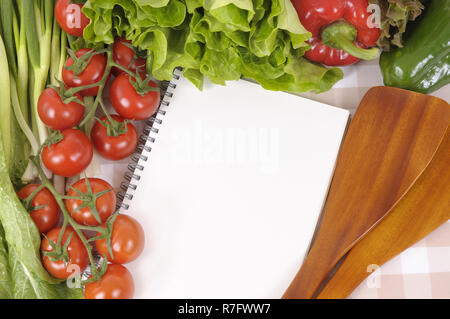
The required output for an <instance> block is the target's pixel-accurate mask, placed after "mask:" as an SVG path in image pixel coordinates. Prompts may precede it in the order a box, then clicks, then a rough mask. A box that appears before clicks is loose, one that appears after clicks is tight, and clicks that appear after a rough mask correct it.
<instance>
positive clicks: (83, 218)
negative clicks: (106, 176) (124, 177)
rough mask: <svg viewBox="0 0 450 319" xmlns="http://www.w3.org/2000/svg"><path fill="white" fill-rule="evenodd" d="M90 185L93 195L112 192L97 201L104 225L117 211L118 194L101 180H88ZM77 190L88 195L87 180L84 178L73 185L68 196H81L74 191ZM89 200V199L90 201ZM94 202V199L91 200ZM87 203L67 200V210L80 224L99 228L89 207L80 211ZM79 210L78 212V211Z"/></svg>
mask: <svg viewBox="0 0 450 319" xmlns="http://www.w3.org/2000/svg"><path fill="white" fill-rule="evenodd" d="M88 181H89V185H90V186H91V190H92V194H94V195H95V194H97V193H99V192H103V191H106V190H109V189H110V190H111V191H109V192H107V193H106V194H104V195H102V196H100V197H98V198H97V200H96V201H95V207H96V209H97V212H98V215H99V216H100V219H101V221H102V223H104V222H106V220H107V219H108V217H109V216H111V215H112V213H114V211H115V209H116V193H115V192H114V191H113V190H112V189H113V188H112V186H111V185H109V183H108V182H106V181H104V180H103V179H100V178H88ZM73 188H75V189H77V190H79V191H81V192H82V193H84V194H87V193H88V190H87V185H86V179H84V178H82V179H80V180H79V181H78V182H76V183H75V184H73V185H72V188H70V189H69V191H68V192H67V196H79V194H78V193H77V192H76V191H75V190H74V189H73ZM88 200H89V199H88ZM91 200H93V198H91ZM84 203H85V202H84V201H83V200H80V199H66V203H65V204H66V208H67V211H68V212H69V214H70V215H71V216H72V217H73V219H75V221H76V222H77V223H79V224H84V225H89V226H97V225H100V224H101V223H99V222H98V221H97V220H96V219H95V217H94V215H93V214H92V212H91V209H90V208H89V207H83V208H81V209H78V207H80V206H81V205H83V204H84ZM77 209H78V210H77Z"/></svg>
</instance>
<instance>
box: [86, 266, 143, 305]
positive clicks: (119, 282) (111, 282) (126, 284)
mask: <svg viewBox="0 0 450 319" xmlns="http://www.w3.org/2000/svg"><path fill="white" fill-rule="evenodd" d="M133 296H134V280H133V277H132V276H131V273H130V272H129V271H128V269H127V268H125V267H124V266H122V265H118V264H110V265H108V269H107V270H106V272H105V274H104V275H103V277H102V279H101V280H100V283H98V281H94V282H90V283H88V284H86V286H84V298H85V299H131V298H133Z"/></svg>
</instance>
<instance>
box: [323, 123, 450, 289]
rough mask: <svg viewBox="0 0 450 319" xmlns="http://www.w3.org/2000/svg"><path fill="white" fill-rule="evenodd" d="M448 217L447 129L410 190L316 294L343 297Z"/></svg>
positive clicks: (449, 158)
mask: <svg viewBox="0 0 450 319" xmlns="http://www.w3.org/2000/svg"><path fill="white" fill-rule="evenodd" d="M449 218H450V129H448V130H447V134H446V136H445V138H444V140H443V142H442V144H441V146H440V147H439V150H438V151H437V153H436V155H435V157H434V158H433V160H432V161H431V163H430V165H429V166H428V167H427V169H426V170H425V172H424V173H423V174H422V175H421V176H420V177H419V179H418V180H417V182H416V183H415V184H414V185H413V187H412V188H411V190H410V191H409V192H408V193H407V194H406V195H405V196H404V197H403V198H402V199H401V200H400V201H399V203H398V204H397V205H395V207H394V208H393V209H392V211H391V212H390V213H389V214H388V215H387V216H386V217H385V218H384V219H383V220H382V221H381V222H380V223H379V224H378V225H376V226H375V227H374V228H373V229H372V230H370V231H369V232H368V233H367V234H366V235H365V236H364V238H363V239H361V241H359V242H358V244H356V245H355V246H354V247H353V248H352V249H351V250H350V252H349V253H348V255H347V256H346V257H345V259H344V261H343V262H342V264H341V265H340V266H339V268H338V270H337V271H336V273H334V275H333V277H331V279H330V281H329V282H328V283H327V284H326V286H325V288H324V289H323V290H322V291H321V292H320V294H319V295H318V298H345V297H347V296H348V295H350V293H351V292H352V291H353V290H354V289H355V288H356V287H357V286H358V285H359V284H360V283H361V282H362V281H363V280H364V279H365V278H366V277H367V276H368V275H369V274H370V272H368V271H367V269H368V267H369V266H371V265H377V266H381V265H382V264H384V263H385V262H386V261H388V260H389V259H391V258H393V257H394V256H396V255H398V254H399V253H401V252H402V251H403V250H405V249H407V248H408V247H410V246H411V245H413V244H414V243H416V242H418V241H419V240H421V239H422V238H423V237H425V236H426V235H428V234H429V233H430V232H432V231H433V230H434V229H436V228H437V227H439V226H440V225H441V224H442V223H444V222H445V221H447V220H448V219H449Z"/></svg>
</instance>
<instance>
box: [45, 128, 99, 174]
mask: <svg viewBox="0 0 450 319" xmlns="http://www.w3.org/2000/svg"><path fill="white" fill-rule="evenodd" d="M61 134H62V135H63V138H62V140H61V141H59V142H58V143H56V144H51V145H49V146H45V147H44V148H43V150H42V162H43V163H44V165H45V167H47V168H48V169H49V170H50V171H51V172H52V173H54V174H56V175H60V176H64V177H71V176H75V175H78V174H80V173H81V172H82V171H83V170H84V169H85V168H86V167H87V166H88V165H89V163H90V162H91V160H92V156H93V154H94V153H93V149H92V144H91V141H89V138H88V137H87V136H86V134H84V133H83V132H81V131H79V130H75V129H67V130H64V131H62V132H61Z"/></svg>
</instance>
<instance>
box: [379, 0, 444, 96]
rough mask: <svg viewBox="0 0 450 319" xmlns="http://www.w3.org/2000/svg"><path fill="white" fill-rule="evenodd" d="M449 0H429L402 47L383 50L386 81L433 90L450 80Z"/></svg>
mask: <svg viewBox="0 0 450 319" xmlns="http://www.w3.org/2000/svg"><path fill="white" fill-rule="evenodd" d="M449 21H450V1H449V0H444V1H442V0H433V1H430V2H429V4H428V6H427V8H426V11H425V12H424V13H423V17H421V19H420V20H419V21H417V24H416V25H414V26H413V27H414V29H413V30H412V33H411V34H410V36H409V37H408V38H407V39H406V41H405V45H404V47H403V48H398V49H396V50H394V51H391V52H383V54H381V57H380V67H381V71H382V73H383V79H384V84H385V85H387V86H395V87H400V88H404V89H408V90H412V91H417V92H421V93H431V92H433V91H435V90H437V89H439V88H441V87H443V86H444V85H446V84H448V83H450V26H449Z"/></svg>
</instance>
